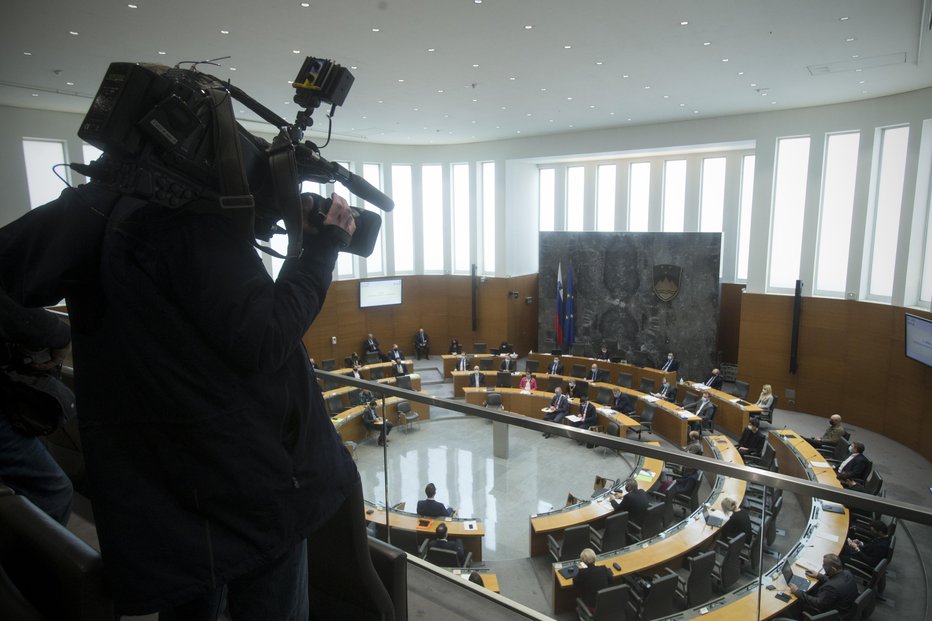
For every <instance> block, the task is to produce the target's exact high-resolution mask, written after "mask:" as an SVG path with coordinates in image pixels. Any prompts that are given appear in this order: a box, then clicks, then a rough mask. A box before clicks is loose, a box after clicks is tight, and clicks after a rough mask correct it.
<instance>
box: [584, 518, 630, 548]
mask: <svg viewBox="0 0 932 621" xmlns="http://www.w3.org/2000/svg"><path fill="white" fill-rule="evenodd" d="M627 540H628V512H627V511H620V512H618V513H613V514H611V515H610V516H608V517H607V518H605V528H603V529H602V530H597V529H595V528H593V527H591V526H590V527H589V543H591V544H592V548H593V549H594V550H595V551H596V552H598V553H600V554H601V553H602V552H605V551H607V550H618V549H620V548H623V547H625V546H626V545H627Z"/></svg>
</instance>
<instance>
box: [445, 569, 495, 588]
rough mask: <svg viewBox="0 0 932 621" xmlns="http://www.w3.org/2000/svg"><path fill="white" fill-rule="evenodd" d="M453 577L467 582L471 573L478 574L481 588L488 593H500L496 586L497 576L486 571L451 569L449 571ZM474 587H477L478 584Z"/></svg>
mask: <svg viewBox="0 0 932 621" xmlns="http://www.w3.org/2000/svg"><path fill="white" fill-rule="evenodd" d="M450 571H451V572H452V573H453V574H454V575H456V576H459V577H461V578H462V579H463V580H466V581H468V580H469V576H470V574H472V572H474V571H475V572H478V573H479V575H480V576H482V586H484V587H485V588H487V589H488V590H490V591H494V592H496V593H501V592H502V591H501V589H500V588H499V586H498V575H497V574H493V573H491V572H489V571H488V570H478V569H451V570H450ZM476 586H479V585H478V584H477V585H476Z"/></svg>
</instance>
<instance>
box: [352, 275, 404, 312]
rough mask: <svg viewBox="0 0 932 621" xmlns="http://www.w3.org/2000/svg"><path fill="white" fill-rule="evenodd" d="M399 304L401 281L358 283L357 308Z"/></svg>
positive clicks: (362, 281) (398, 279)
mask: <svg viewBox="0 0 932 621" xmlns="http://www.w3.org/2000/svg"><path fill="white" fill-rule="evenodd" d="M391 304H401V279H400V278H393V279H391V280H361V281H359V308H369V307H371V306H389V305H391Z"/></svg>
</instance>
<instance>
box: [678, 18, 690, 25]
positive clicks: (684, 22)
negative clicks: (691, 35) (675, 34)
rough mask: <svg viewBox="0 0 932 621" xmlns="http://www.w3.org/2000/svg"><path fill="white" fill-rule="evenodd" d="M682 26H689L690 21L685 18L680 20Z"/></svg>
mask: <svg viewBox="0 0 932 621" xmlns="http://www.w3.org/2000/svg"><path fill="white" fill-rule="evenodd" d="M680 26H689V22H688V21H686V20H685V19H684V20H683V21H681V22H680Z"/></svg>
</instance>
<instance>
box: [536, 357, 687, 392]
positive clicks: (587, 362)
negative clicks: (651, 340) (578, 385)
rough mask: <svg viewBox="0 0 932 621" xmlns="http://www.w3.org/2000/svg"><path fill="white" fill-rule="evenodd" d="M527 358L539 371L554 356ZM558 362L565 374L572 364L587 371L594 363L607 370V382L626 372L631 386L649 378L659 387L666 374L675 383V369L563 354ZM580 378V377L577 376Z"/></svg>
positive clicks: (569, 370) (612, 382) (669, 380)
mask: <svg viewBox="0 0 932 621" xmlns="http://www.w3.org/2000/svg"><path fill="white" fill-rule="evenodd" d="M527 359H528V360H537V362H538V365H539V366H538V369H539V370H540V371H541V372H544V373H545V372H546V371H547V369H549V368H550V365H551V363H553V359H554V356H552V355H551V354H543V353H537V354H528V356H527ZM560 364H562V365H563V373H564V374H566V375H571V374H572V370H573V365H574V364H581V365H583V366H584V367H586V372H588V371H589V370H590V369H591V368H592V365H593V364H595V365H597V366H598V368H599V370H600V371H608V373H609V377H608V380H607V383H610V384H617V383H618V374H619V373H627V374H629V375H631V387H632V388H639V387H640V386H641V380H642V379H651V380H654V384H655V386H656V387H659V386H660V384H661V380H662V378H663V377H664V376H666V378H667V381H668V382H670V383H671V384H673V383H676V372H675V371H661V370H660V369H652V368H650V367H639V366H635V365H633V364H627V363H625V362H609V361H608V360H596V359H595V358H586V357H584V356H569V355H564V356H560ZM577 379H582V378H577Z"/></svg>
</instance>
